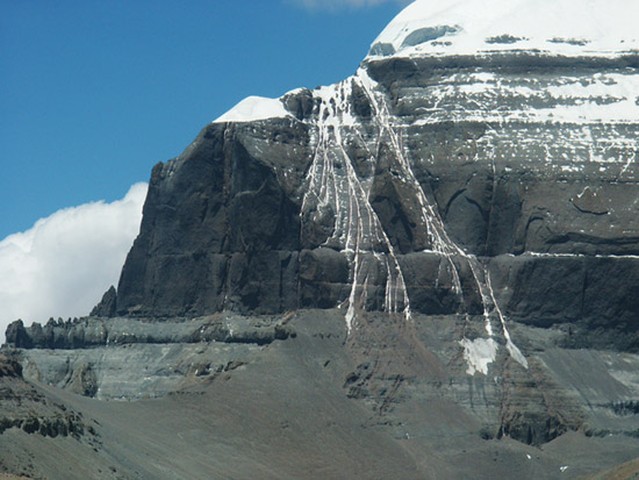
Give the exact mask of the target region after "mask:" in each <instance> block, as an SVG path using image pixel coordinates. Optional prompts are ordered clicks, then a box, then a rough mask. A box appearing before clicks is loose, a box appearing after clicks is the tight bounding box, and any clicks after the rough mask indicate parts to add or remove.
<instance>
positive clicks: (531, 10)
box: [369, 0, 639, 57]
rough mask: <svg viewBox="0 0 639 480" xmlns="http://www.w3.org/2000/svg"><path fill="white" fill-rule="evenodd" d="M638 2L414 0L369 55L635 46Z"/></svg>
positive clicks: (568, 52) (589, 51) (574, 51)
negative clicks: (434, 0)
mask: <svg viewBox="0 0 639 480" xmlns="http://www.w3.org/2000/svg"><path fill="white" fill-rule="evenodd" d="M638 15H639V6H637V5H636V4H633V3H631V2H628V1H625V0H612V1H608V2H602V1H596V0H595V1H579V0H540V1H530V0H514V1H513V0H488V1H477V0H465V1H463V0H462V1H459V0H443V1H437V2H433V1H429V0H418V1H416V2H414V3H412V4H411V5H409V6H408V7H406V8H405V9H404V10H403V11H402V12H401V13H400V14H399V15H397V17H395V19H394V20H393V21H392V22H391V23H389V24H388V26H387V27H386V28H385V29H384V31H383V32H382V33H381V34H380V35H379V37H377V39H376V40H375V42H373V45H372V46H371V51H370V54H369V57H375V56H388V55H393V56H403V57H413V56H423V55H431V56H450V55H478V54H479V55H495V54H498V53H508V52H511V53H512V52H537V53H539V54H545V55H557V56H569V57H576V56H600V57H614V56H618V55H623V54H629V53H632V52H633V51H635V52H636V50H637V48H639V35H638V34H637V29H636V28H635V25H634V23H635V21H634V19H635V18H637V16H638Z"/></svg>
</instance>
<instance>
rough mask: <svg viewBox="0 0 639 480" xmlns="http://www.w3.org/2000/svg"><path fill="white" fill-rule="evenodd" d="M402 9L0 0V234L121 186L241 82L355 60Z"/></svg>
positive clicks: (267, 91)
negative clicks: (0, 172) (0, 49)
mask: <svg viewBox="0 0 639 480" xmlns="http://www.w3.org/2000/svg"><path fill="white" fill-rule="evenodd" d="M404 3H405V2H404ZM353 5H355V6H353ZM400 9H401V2H399V1H392V0H387V1H379V0H377V1H372V2H371V1H370V0H369V1H366V0H343V1H339V0H324V1H322V0H188V1H186V0H171V1H169V0H135V1H130V0H108V1H105V0H60V1H49V0H20V1H15V0H0V45H1V48H2V55H0V125H1V128H0V145H1V146H2V150H1V154H0V155H1V157H0V158H1V161H2V175H1V176H0V239H2V238H4V237H5V236H6V235H8V234H10V233H14V232H18V231H23V230H25V229H27V228H29V227H31V225H33V223H34V222H35V221H36V220H37V219H38V218H41V217H45V216H47V215H49V214H51V213H53V212H54V211H56V210H58V209H60V208H62V207H69V206H74V205H79V204H82V203H85V202H89V201H94V200H100V199H104V200H107V201H113V200H115V199H118V198H121V197H122V196H123V195H124V194H125V193H126V192H127V190H128V189H129V187H130V186H131V185H132V184H133V183H135V182H138V181H146V180H147V179H148V177H149V174H150V171H151V168H152V167H153V165H154V164H155V163H157V162H158V161H165V160H168V159H169V158H172V157H174V156H176V155H178V154H179V153H180V152H181V151H182V150H183V149H184V148H185V147H186V146H187V145H188V144H189V143H190V141H191V140H192V139H193V138H194V137H195V136H196V135H197V133H198V132H199V130H200V129H201V128H202V127H203V126H204V125H205V124H206V123H208V122H210V121H211V120H213V119H215V118H216V117H217V116H219V115H220V114H222V113H223V112H224V111H226V110H227V109H229V108H230V107H231V106H233V105H234V104H235V103H237V102H238V101H239V100H241V99H242V98H244V97H246V96H248V95H262V96H272V97H275V96H279V95H281V94H282V93H284V92H286V91H287V90H290V89H293V88H296V87H299V86H306V87H314V86H317V85H323V84H329V83H333V82H335V81H337V80H340V79H342V78H343V77H345V76H347V75H349V74H351V73H353V72H354V71H355V69H356V68H357V65H358V63H359V61H360V60H361V59H362V57H363V56H364V55H365V54H366V51H367V49H368V46H369V44H370V43H371V42H372V41H373V39H374V38H375V37H376V35H377V34H378V33H379V32H380V31H381V30H382V28H383V27H384V26H385V24H386V23H388V21H390V19H391V18H392V17H393V16H394V15H395V14H396V13H398V12H399V11H400Z"/></svg>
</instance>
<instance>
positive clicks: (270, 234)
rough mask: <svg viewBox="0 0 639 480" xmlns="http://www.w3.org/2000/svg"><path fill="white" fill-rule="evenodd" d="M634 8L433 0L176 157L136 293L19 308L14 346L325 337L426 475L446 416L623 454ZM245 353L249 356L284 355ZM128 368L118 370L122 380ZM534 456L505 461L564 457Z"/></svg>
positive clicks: (154, 188) (121, 288)
mask: <svg viewBox="0 0 639 480" xmlns="http://www.w3.org/2000/svg"><path fill="white" fill-rule="evenodd" d="M636 18H639V4H635V3H634V2H630V1H627V0H605V1H604V0H588V1H584V0H581V1H577V0H552V1H551V0H539V1H537V0H535V1H531V0H489V1H475V0H456V1H455V0H443V1H434V0H418V1H416V2H414V3H413V4H411V5H409V6H408V7H406V9H405V10H403V11H402V12H401V13H400V14H399V15H398V16H397V17H396V18H395V19H394V20H392V21H391V22H390V23H389V25H388V26H387V27H386V28H385V29H384V31H383V32H381V34H380V35H379V37H378V38H377V39H375V40H374V41H373V43H372V45H371V48H370V52H369V54H368V56H367V57H366V58H365V59H363V61H362V63H361V65H360V67H359V68H358V69H357V70H356V71H355V72H354V74H353V75H352V76H351V77H349V78H347V79H345V80H343V81H342V82H339V83H337V84H335V85H330V86H325V87H321V88H318V89H315V90H309V89H305V88H301V89H298V90H294V91H292V92H288V93H287V94H285V95H283V96H282V97H281V98H279V99H265V98H260V97H249V98H247V99H246V100H243V101H242V102H240V103H239V104H238V105H237V106H236V107H234V108H233V109H231V110H230V111H229V112H227V113H225V114H224V115H222V116H221V117H220V118H218V119H217V120H215V121H214V122H212V123H211V124H210V125H208V126H206V127H205V128H204V129H203V130H202V132H201V133H200V135H199V136H198V137H197V138H196V140H195V141H194V142H193V143H192V144H191V145H190V146H189V147H188V148H187V149H186V150H185V152H184V153H183V154H182V155H180V156H179V157H178V158H176V159H174V160H171V161H169V162H167V163H164V164H162V163H161V164H158V165H157V166H156V167H155V168H154V170H153V173H152V176H151V182H150V187H149V193H148V197H147V200H146V204H145V207H144V219H143V222H142V227H141V232H140V235H139V237H138V238H137V240H136V242H135V244H134V246H133V248H132V250H131V252H130V254H129V256H128V259H127V262H126V264H125V266H124V269H123V271H122V276H121V279H120V283H119V285H118V288H117V292H116V291H114V290H111V291H110V292H107V294H106V295H105V298H104V299H103V301H102V302H101V303H100V305H98V306H97V307H96V309H95V311H94V315H93V317H91V318H89V319H85V320H84V322H85V323H84V324H80V323H78V324H69V325H55V324H53V325H49V326H47V327H46V328H49V330H46V328H45V329H44V333H43V329H42V328H40V327H38V328H40V330H38V328H33V327H32V328H30V329H25V328H24V327H23V326H22V325H21V324H14V325H12V327H10V330H9V331H8V332H7V338H8V341H9V342H11V343H12V344H13V345H14V346H16V347H58V348H68V347H74V348H76V347H78V346H80V347H82V346H88V345H91V346H96V345H97V346H105V345H113V342H114V341H115V343H116V344H117V343H118V342H119V343H127V344H134V345H137V344H140V345H141V344H143V343H147V342H150V343H154V342H156V341H157V342H159V343H161V342H165V343H173V344H176V345H177V344H183V343H185V342H187V341H190V342H205V341H209V342H212V341H217V342H222V343H224V344H225V345H238V344H240V345H245V344H253V345H259V346H260V348H261V346H263V345H271V344H273V345H277V342H276V341H280V340H281V341H282V342H283V343H284V344H285V345H289V346H290V348H291V349H293V350H291V351H295V352H296V353H295V354H294V355H295V356H294V357H293V356H291V357H286V358H288V359H289V360H290V359H291V358H295V359H296V360H295V362H299V365H304V366H306V365H307V364H310V363H313V362H316V361H319V360H317V358H320V357H321V359H322V362H323V363H322V365H323V367H322V368H325V369H327V370H326V371H327V372H328V373H322V374H318V373H317V372H315V370H313V371H314V372H315V373H314V375H328V376H327V377H326V378H330V381H329V380H327V382H328V384H330V385H333V384H335V385H337V384H339V388H340V389H341V390H340V391H341V392H342V393H343V396H344V397H345V398H349V399H357V400H360V401H361V402H363V404H365V405H366V406H367V408H370V409H372V410H371V412H374V415H375V417H374V418H376V420H375V421H379V423H378V424H377V425H378V426H380V427H379V428H380V429H382V431H383V432H385V434H388V435H392V436H393V438H394V439H395V440H393V441H394V442H395V441H397V442H399V441H400V440H398V439H401V441H404V440H405V441H407V442H408V441H410V440H411V439H413V440H412V441H413V442H415V443H411V444H410V445H412V446H409V447H405V448H407V449H408V450H410V451H411V452H413V453H411V455H413V456H412V457H411V458H413V460H414V462H415V463H414V465H415V469H416V470H415V472H416V475H415V478H424V476H427V471H428V469H427V468H426V467H425V466H424V465H426V464H428V461H426V460H424V461H423V462H422V460H419V459H416V458H417V457H415V455H417V454H415V453H414V452H416V451H418V450H419V449H420V448H424V449H426V450H428V451H440V450H437V449H438V448H440V449H442V450H441V451H440V453H441V452H443V451H447V450H446V448H453V447H450V445H449V446H448V447H444V446H441V445H437V443H438V439H437V437H436V436H435V437H433V436H431V433H429V432H431V431H432V430H433V429H435V430H437V431H438V432H440V435H441V436H442V437H443V438H445V439H446V440H445V441H444V443H446V442H449V443H450V442H452V443H454V441H455V440H454V437H455V435H459V436H469V435H470V436H472V438H473V440H472V441H471V440H468V442H470V443H468V445H471V444H472V445H476V444H474V443H472V442H474V441H479V438H480V437H481V438H484V439H504V438H505V437H509V438H510V439H514V440H517V441H519V442H521V443H524V444H531V445H537V446H538V445H542V444H547V443H548V442H552V441H555V442H560V440H558V439H560V438H564V439H565V438H571V439H573V440H570V441H574V442H577V441H576V440H574V438H576V437H575V436H579V441H578V442H577V443H575V444H572V443H568V444H567V445H568V446H565V445H564V447H562V448H564V450H563V451H564V452H565V454H566V455H568V456H569V457H570V456H571V455H572V457H570V458H577V457H576V453H575V452H578V451H579V449H580V448H581V446H577V447H574V446H573V445H585V444H586V443H587V444H588V445H590V446H591V447H588V448H592V451H593V452H599V453H598V454H597V455H600V456H599V457H597V458H602V457H604V456H605V455H604V453H605V452H608V453H609V452H610V451H611V450H610V449H608V450H607V448H608V447H607V446H606V445H604V444H602V443H600V442H599V441H598V440H590V439H591V438H592V437H595V438H599V437H602V436H605V435H609V434H610V435H611V436H614V438H615V439H617V440H619V441H618V442H617V443H614V442H613V441H612V440H611V442H613V443H610V445H613V444H614V445H615V449H617V450H616V451H618V452H627V451H631V450H632V449H631V447H628V449H627V450H624V449H623V448H622V449H621V450H619V445H620V444H624V443H623V442H630V441H631V440H629V438H630V437H631V436H633V435H634V436H636V432H637V431H639V415H637V408H636V402H637V399H639V375H638V374H637V371H639V370H638V369H637V367H639V356H638V355H637V353H638V352H639V333H638V329H637V325H638V323H637V322H638V320H639V295H637V293H638V292H639V215H638V213H639V185H638V182H639V135H638V133H639V43H638V42H639V40H638V38H639V34H637V32H638V30H637V29H636V27H635V26H634V23H635V20H636ZM196 317H197V321H196V320H190V321H191V322H194V323H188V322H186V320H185V319H193V318H196ZM140 318H142V319H144V320H143V321H142V320H140ZM149 319H150V320H149ZM266 319H268V320H266ZM149 321H152V323H153V325H154V326H155V327H154V328H157V331H151V330H149V329H148V328H147V327H146V326H145V325H146V323H148V322H149ZM185 322H186V323H185ZM207 322H208V323H207ZM216 322H217V323H216ZM313 322H316V323H313ZM274 325H275V326H274ZM317 325H321V326H322V327H318V326H317ZM327 325H330V327H329V326H327ZM262 327H263V329H262ZM189 328H193V329H194V330H193V331H192V332H191V331H190V330H189ZM317 328H320V329H321V328H326V329H327V330H326V331H318V330H315V329H317ZM261 329H262V330H261ZM238 332H239V333H238ZM247 332H248V333H247ZM265 332H266V333H265ZM79 338H81V339H82V340H78V339H79ZM53 339H57V340H56V341H57V342H58V343H55V342H56V341H54V340H53ZM65 339H66V340H65ZM142 339H144V340H142ZM187 339H190V340H187ZM326 339H333V340H326ZM335 339H337V341H336V340H335ZM76 340H77V341H76ZM324 341H328V342H329V343H328V344H326V343H322V342H324ZM52 342H53V343H52ZM74 342H75V343H74ZM300 342H302V343H303V342H307V343H303V347H300V346H299V345H302V343H300ZM331 342H333V343H331ZM329 344H330V346H323V345H329ZM139 348H141V349H144V348H146V347H144V346H140V347H139ZM224 348H226V347H224ZM229 348H236V347H229ZM237 348H239V347H237ZM256 348H257V347H256ZM277 348H278V347H277V346H273V347H272V348H271V347H270V346H269V347H266V349H265V350H264V351H267V352H280V350H277ZM282 348H284V347H282ZM296 348H298V349H299V350H295V349H296ZM269 349H270V350H269ZM98 350H99V349H98ZM103 350H104V349H103ZM224 351H225V352H226V353H224V355H227V356H224V359H225V361H227V360H228V359H229V358H232V359H233V361H237V358H246V360H242V361H243V362H244V361H245V362H246V363H247V364H248V365H246V367H245V368H246V369H247V370H249V371H253V370H251V368H255V365H256V364H258V363H259V361H258V359H259V358H262V357H260V356H259V355H261V353H259V354H258V353H255V352H254V351H252V352H253V353H251V355H249V356H246V357H242V355H244V353H235V352H239V350H233V352H234V353H233V354H232V355H231V357H228V355H230V354H229V353H228V352H229V351H230V350H228V351H227V350H224ZM255 351H257V350H255ZM283 351H286V352H289V351H288V350H283ZM311 351H312V352H313V353H312V354H310V353H309V352H311ZM28 352H29V351H25V353H24V355H26V356H27V357H28V358H30V361H32V362H33V364H34V365H38V364H39V365H43V363H41V362H42V359H41V358H42V357H40V356H38V355H39V354H33V353H32V354H30V353H28ZM83 352H84V353H83ZM145 352H146V351H145ZM184 352H187V353H184ZM189 352H190V350H188V349H184V350H182V353H181V354H180V355H183V356H184V358H182V357H180V365H183V364H185V363H186V362H188V361H193V360H192V357H191V356H190V355H193V354H192V353H189ZM216 352H217V353H218V354H219V352H220V351H219V349H218V350H216ZM260 352H261V350H260ZM147 353H148V352H147ZM147 353H145V354H140V355H142V358H148V354H147ZM254 353H255V355H256V356H252V355H253V354H254ZM289 354H290V355H293V354H291V353H290V352H289V353H286V355H289ZM65 355H66V354H65ZM74 355H75V357H74V358H75V360H73V361H72V362H71V363H73V362H76V365H81V364H86V363H87V362H89V363H90V362H91V361H94V360H95V359H93V358H94V357H92V355H96V353H95V349H94V350H93V351H92V352H91V353H86V351H85V350H80V353H77V354H74ZM172 355H173V354H172ZM246 355H248V353H247V354H246ZM265 355H276V353H267V354H265ZM282 355H284V354H282ZM312 356H317V358H315V357H313V358H311V357H312ZM227 357H228V358H227ZM236 357H237V358H236ZM324 357H326V358H324ZM66 358H67V363H66V364H65V365H67V367H66V368H73V367H69V366H68V365H69V361H68V358H69V357H66ZM113 358H115V360H114V361H122V358H121V357H118V356H114V357H113ZM127 358H128V357H127ZM169 358H173V357H169ZM268 358H271V357H268ZM278 358H279V357H278ZM91 359H93V360H91ZM163 361H164V357H163ZM198 361H201V358H200V357H198ZM228 361H229V362H230V360H228ZM39 362H40V363H39ZM83 362H84V363H83ZM212 362H213V363H214V362H215V360H214V359H213V360H211V359H209V363H208V366H207V367H206V369H208V370H206V369H205V371H209V370H210V369H211V365H212V364H213V363H212ZM309 362H310V363H309ZM331 362H333V363H331ZM151 363H153V362H151ZM153 365H154V368H155V364H153ZM198 365H199V363H198ZM220 365H221V366H220V367H219V368H220V370H218V373H219V372H222V371H226V370H224V369H225V368H226V367H225V366H224V365H225V364H224V365H222V364H220ZM242 365H243V368H244V363H242ZM296 365H297V366H299V365H298V364H297V363H296ZM313 365H314V363H313ZM329 365H337V366H334V367H333V366H332V367H330V368H334V370H330V368H329V367H328V366H329ZM34 368H35V369H36V370H38V371H39V375H44V374H43V373H42V372H43V368H42V367H34ZM157 368H160V366H159V363H158V364H157ZM162 368H165V367H162ZM296 368H297V367H296ZM300 368H301V367H300ZM304 368H306V367H304ZM309 368H310V367H309ZM198 372H200V370H198ZM296 372H297V373H299V372H298V371H297V370H296ZM198 375H199V373H198ZM274 375H275V374H274ZM147 376H148V378H149V379H151V378H153V375H147ZM321 378H324V377H321ZM336 378H337V379H338V380H335V379H336ZM278 381H279V380H278ZM296 381H297V380H292V382H296ZM153 382H155V383H153ZM331 382H332V383H331ZM335 382H337V383H335ZM98 383H99V382H98ZM118 385H120V386H121V385H122V383H118V382H117V381H112V382H111V383H109V380H108V378H107V377H104V380H103V381H102V383H101V386H100V388H101V390H100V392H102V393H101V395H103V396H104V397H108V396H110V395H113V396H115V391H116V388H115V387H116V386H118ZM147 385H148V386H147V389H152V388H153V385H156V386H158V385H161V386H162V388H164V389H166V388H167V386H166V385H167V384H166V380H165V379H163V380H162V381H159V380H149V383H148V384H147ZM171 385H172V384H171ZM158 388H159V387H158ZM309 388H313V387H312V386H309ZM322 388H324V387H322ZM326 388H328V387H326ZM169 389H170V388H169ZM109 392H110V393H109ZM136 395H137V394H136ZM133 396H135V395H133ZM433 412H435V413H433ZM460 419H461V420H460ZM447 435H449V436H447ZM569 435H573V437H569ZM415 438H417V439H418V440H415ZM464 441H466V440H464ZM505 441H506V440H504V442H505ZM566 441H567V442H569V441H568V440H566ZM579 442H582V443H579ZM588 442H591V443H588ZM632 442H635V440H632ZM464 445H466V444H464ZM482 445H484V446H483V447H477V448H478V449H482V448H488V447H486V445H487V444H482ZM502 445H503V444H502ZM624 445H625V444H624ZM628 445H630V444H628ZM633 445H635V447H634V448H636V443H635V444H633ZM402 448H404V447H402ZM469 448H475V447H474V446H473V447H469ZM499 448H501V447H499ZM504 448H506V447H504ZM508 448H510V447H508ZM508 448H506V450H504V451H508V452H509V453H508V455H510V454H512V451H511V450H508ZM517 448H519V447H517ZM571 448H572V449H573V450H571ZM482 451H483V450H482ZM608 453H605V454H606V455H607V454H608ZM441 454H442V455H444V453H441ZM445 455H448V453H446V454H445ZM451 455H452V454H451ZM513 455H514V454H513ZM593 455H594V454H593ZM623 455H626V454H625V453H624V454H623ZM623 455H622V454H621V453H619V454H618V456H617V457H615V458H616V460H615V461H621V460H622V457H623ZM628 455H629V454H628ZM453 457H454V456H451V457H449V458H450V460H451V462H453ZM454 458H456V459H457V460H455V461H458V460H459V458H461V453H460V456H458V457H454ZM521 458H524V457H523V453H522V456H521ZM625 458H626V457H623V459H625ZM476 461H477V462H480V463H481V461H480V460H476ZM527 461H532V457H531V456H530V455H529V456H528V457H527V459H524V460H522V462H523V463H521V464H519V463H516V462H514V463H512V464H511V465H510V467H508V468H511V470H507V471H509V472H511V473H512V472H513V471H515V470H516V471H518V472H520V473H521V472H523V473H526V472H528V473H530V472H534V471H537V472H538V473H539V472H542V471H543V472H544V473H543V474H546V473H547V472H550V471H551V470H545V469H546V468H548V469H550V468H551V467H549V465H551V466H552V468H553V469H554V470H553V471H555V473H557V472H559V467H560V465H555V464H554V463H552V462H553V461H554V460H552V459H550V458H546V457H544V462H545V463H543V465H544V466H543V467H541V466H540V467H539V468H540V469H541V470H534V469H528V467H527V466H526V465H527V464H526V462H527ZM400 463H401V462H400ZM410 465H413V464H412V463H411V464H410ZM447 465H448V466H447V467H446V468H449V467H450V465H454V467H450V470H446V469H444V470H442V471H445V472H447V473H444V474H442V475H444V476H446V475H447V474H450V475H453V477H454V476H455V475H457V476H459V477H460V478H463V477H464V476H465V475H466V474H467V473H468V471H467V470H464V468H463V467H462V466H459V465H457V464H456V463H450V465H449V464H447ZM513 465H516V466H513ZM564 467H566V468H564ZM442 468H443V467H442ZM491 468H492V467H491ZM504 468H505V467H504ZM513 468H514V469H515V470H512V469H513ZM531 468H532V467H531ZM561 468H564V469H563V470H561V473H564V472H566V471H567V468H568V467H567V466H566V465H561ZM589 468H590V469H588V468H585V470H579V469H578V468H577V469H573V470H574V471H575V472H576V473H578V472H582V473H583V472H586V473H588V472H592V471H593V470H594V467H592V466H591V467H589ZM490 471H491V472H492V474H495V475H496V474H497V473H495V472H497V470H490ZM539 474H540V475H543V474H542V473H539ZM548 474H549V473H548ZM420 475H424V476H420ZM486 478H489V476H487V477H486Z"/></svg>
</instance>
